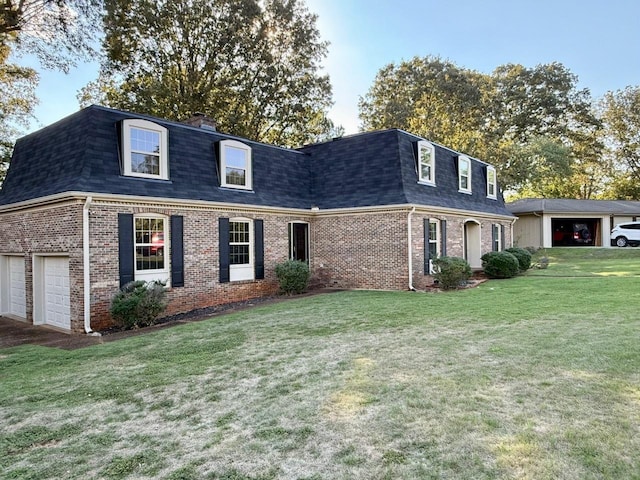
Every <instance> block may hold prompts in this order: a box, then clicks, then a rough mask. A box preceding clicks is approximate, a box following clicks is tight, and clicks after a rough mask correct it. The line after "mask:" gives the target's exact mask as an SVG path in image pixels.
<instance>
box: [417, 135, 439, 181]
mask: <svg viewBox="0 0 640 480" xmlns="http://www.w3.org/2000/svg"><path fill="white" fill-rule="evenodd" d="M418 180H419V181H420V182H421V183H428V184H430V185H435V183H436V149H435V148H434V147H433V145H432V144H431V143H429V142H425V141H423V140H421V141H419V142H418Z"/></svg>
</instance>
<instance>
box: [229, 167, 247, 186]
mask: <svg viewBox="0 0 640 480" xmlns="http://www.w3.org/2000/svg"><path fill="white" fill-rule="evenodd" d="M226 177H227V184H229V185H246V173H245V171H244V170H241V169H238V168H231V167H227V175H226Z"/></svg>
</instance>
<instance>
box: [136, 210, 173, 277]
mask: <svg viewBox="0 0 640 480" xmlns="http://www.w3.org/2000/svg"><path fill="white" fill-rule="evenodd" d="M134 229H135V231H134V235H135V239H134V248H135V259H136V263H135V279H136V280H144V281H147V282H150V281H154V280H159V281H162V282H165V281H168V279H169V262H168V260H167V255H166V254H167V249H166V248H165V245H168V243H166V242H167V240H168V238H167V237H168V235H167V222H166V219H165V218H163V217H151V216H137V217H135V221H134Z"/></svg>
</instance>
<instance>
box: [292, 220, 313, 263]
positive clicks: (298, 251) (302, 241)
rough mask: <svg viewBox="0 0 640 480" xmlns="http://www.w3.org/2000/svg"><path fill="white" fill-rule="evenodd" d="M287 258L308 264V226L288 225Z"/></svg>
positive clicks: (301, 224) (304, 224)
mask: <svg viewBox="0 0 640 480" xmlns="http://www.w3.org/2000/svg"><path fill="white" fill-rule="evenodd" d="M289 258H291V259H292V260H300V261H301V262H306V263H309V224H308V223H290V224H289Z"/></svg>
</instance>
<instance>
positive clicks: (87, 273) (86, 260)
mask: <svg viewBox="0 0 640 480" xmlns="http://www.w3.org/2000/svg"><path fill="white" fill-rule="evenodd" d="M91 200H92V198H91V197H87V199H86V200H85V202H84V206H83V207H82V269H83V280H84V287H83V289H82V290H83V292H84V331H85V332H86V333H87V334H89V335H94V336H97V335H100V334H99V333H97V332H94V331H92V330H91V266H90V261H91V259H90V252H89V207H90V206H91Z"/></svg>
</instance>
